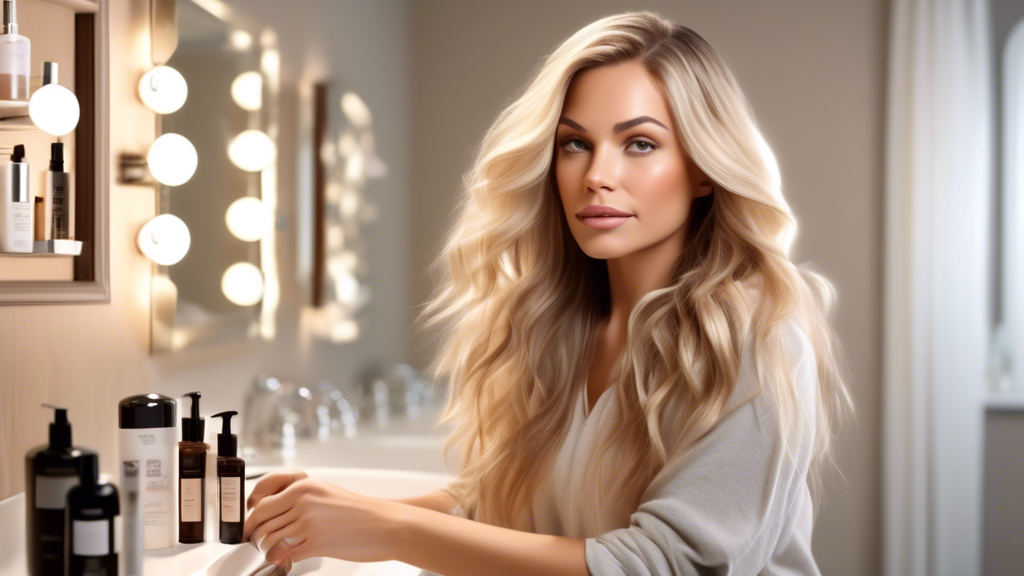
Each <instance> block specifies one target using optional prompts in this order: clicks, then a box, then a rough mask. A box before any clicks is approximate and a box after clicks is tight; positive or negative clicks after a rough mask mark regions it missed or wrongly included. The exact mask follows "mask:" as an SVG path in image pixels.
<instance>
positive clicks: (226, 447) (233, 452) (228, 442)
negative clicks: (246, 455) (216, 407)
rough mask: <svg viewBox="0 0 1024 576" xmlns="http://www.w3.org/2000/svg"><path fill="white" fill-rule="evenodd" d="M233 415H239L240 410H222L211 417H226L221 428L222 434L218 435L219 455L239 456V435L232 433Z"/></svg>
mask: <svg viewBox="0 0 1024 576" xmlns="http://www.w3.org/2000/svg"><path fill="white" fill-rule="evenodd" d="M232 416H238V412H235V411H234V410H228V411H227V412H221V413H219V414H214V415H213V416H210V418H223V419H224V427H223V428H222V429H221V432H220V434H218V435H217V455H218V456H230V457H232V458H234V457H236V456H238V435H236V434H232V433H231V417H232Z"/></svg>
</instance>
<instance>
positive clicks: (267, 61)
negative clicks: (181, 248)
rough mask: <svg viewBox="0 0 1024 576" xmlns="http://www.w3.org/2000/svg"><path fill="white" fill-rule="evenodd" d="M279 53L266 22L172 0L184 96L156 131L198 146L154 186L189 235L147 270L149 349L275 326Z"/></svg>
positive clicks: (234, 337)
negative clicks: (235, 22) (177, 171)
mask: <svg viewBox="0 0 1024 576" xmlns="http://www.w3.org/2000/svg"><path fill="white" fill-rule="evenodd" d="M279 65H280V57H279V54H278V51H277V39H276V36H275V34H274V32H273V30H270V29H265V30H263V31H262V32H260V33H259V34H256V35H253V34H252V33H250V32H249V31H247V30H241V29H235V28H233V27H232V26H231V24H230V23H229V22H225V21H223V20H221V19H220V18H218V17H216V16H214V15H213V14H211V13H210V12H208V11H207V10H206V9H204V8H203V7H202V2H198V3H197V2H194V1H192V0H179V1H178V47H177V49H176V50H175V52H174V54H173V56H172V57H171V58H170V60H168V62H167V66H169V67H171V68H173V69H175V70H177V71H178V72H179V73H180V74H181V76H182V77H183V78H184V79H185V81H186V83H187V98H186V100H185V103H184V105H182V106H181V108H180V109H178V110H176V111H174V112H173V113H170V114H166V115H163V116H158V117H157V123H158V130H157V131H158V133H161V134H181V135H182V136H184V137H185V138H187V139H188V140H189V141H190V142H191V143H192V144H193V145H194V146H195V149H196V151H197V153H198V157H199V158H198V166H197V168H196V171H195V174H194V175H193V176H192V177H191V178H190V179H189V180H188V181H187V182H185V183H183V184H181V185H179V186H161V188H160V194H159V207H158V212H159V213H161V214H169V213H172V214H174V215H175V216H177V217H179V218H181V219H182V220H183V221H184V222H185V224H186V225H187V226H188V229H189V232H190V234H191V247H190V249H189V251H188V254H187V255H186V256H185V257H184V258H183V259H182V260H181V261H180V262H178V263H176V264H174V265H173V266H157V269H156V272H155V274H154V277H153V352H154V353H161V352H176V351H179V350H182V349H186V348H190V347H197V346H205V345H210V344H216V343H223V342H231V341H238V340H243V339H249V338H264V339H271V338H273V337H274V332H275V326H274V314H275V312H276V309H277V302H278V280H277V266H276V261H275V259H274V232H275V225H274V224H275V210H276V204H277V198H276V188H277V181H276V180H277V173H276V157H277V122H278V120H277V113H278V112H277V99H278V81H279V70H278V67H279Z"/></svg>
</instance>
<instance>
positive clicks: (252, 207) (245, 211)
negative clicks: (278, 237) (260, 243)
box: [224, 196, 270, 242]
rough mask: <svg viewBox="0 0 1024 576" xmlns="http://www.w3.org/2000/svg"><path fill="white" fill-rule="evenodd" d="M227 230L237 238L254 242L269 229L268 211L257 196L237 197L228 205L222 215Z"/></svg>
mask: <svg viewBox="0 0 1024 576" xmlns="http://www.w3.org/2000/svg"><path fill="white" fill-rule="evenodd" d="M224 220H225V221H226V222H227V225H228V230H230V231H231V233H232V234H234V235H235V237H236V238H238V239H239V240H244V241H246V242H255V241H257V240H260V239H262V238H263V237H264V236H266V235H267V232H269V231H270V211H269V210H267V208H266V206H264V205H263V202H261V201H260V199H259V198H253V197H252V196H247V197H245V198H239V199H238V200H235V201H234V202H232V203H231V206H229V207H228V211H227V214H225V215H224Z"/></svg>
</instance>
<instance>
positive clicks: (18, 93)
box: [0, 0, 32, 102]
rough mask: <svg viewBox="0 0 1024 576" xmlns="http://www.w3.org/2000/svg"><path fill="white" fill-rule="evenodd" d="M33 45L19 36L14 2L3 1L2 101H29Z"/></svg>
mask: <svg viewBox="0 0 1024 576" xmlns="http://www.w3.org/2000/svg"><path fill="white" fill-rule="evenodd" d="M31 63H32V43H31V41H29V39H28V38H26V37H25V36H22V35H21V34H18V17H17V10H16V6H15V3H14V0H3V28H2V29H0V100H21V101H25V102H27V101H28V98H29V85H28V81H29V76H30V70H31Z"/></svg>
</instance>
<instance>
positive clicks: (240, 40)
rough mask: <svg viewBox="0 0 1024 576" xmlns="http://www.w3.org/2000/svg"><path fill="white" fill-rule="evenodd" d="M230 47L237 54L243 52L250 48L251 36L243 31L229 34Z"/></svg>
mask: <svg viewBox="0 0 1024 576" xmlns="http://www.w3.org/2000/svg"><path fill="white" fill-rule="evenodd" d="M231 47H232V48H234V49H235V50H237V51H239V52H245V51H246V50H248V49H249V48H252V34H249V33H248V32H246V31H245V30H233V31H232V32H231Z"/></svg>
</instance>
